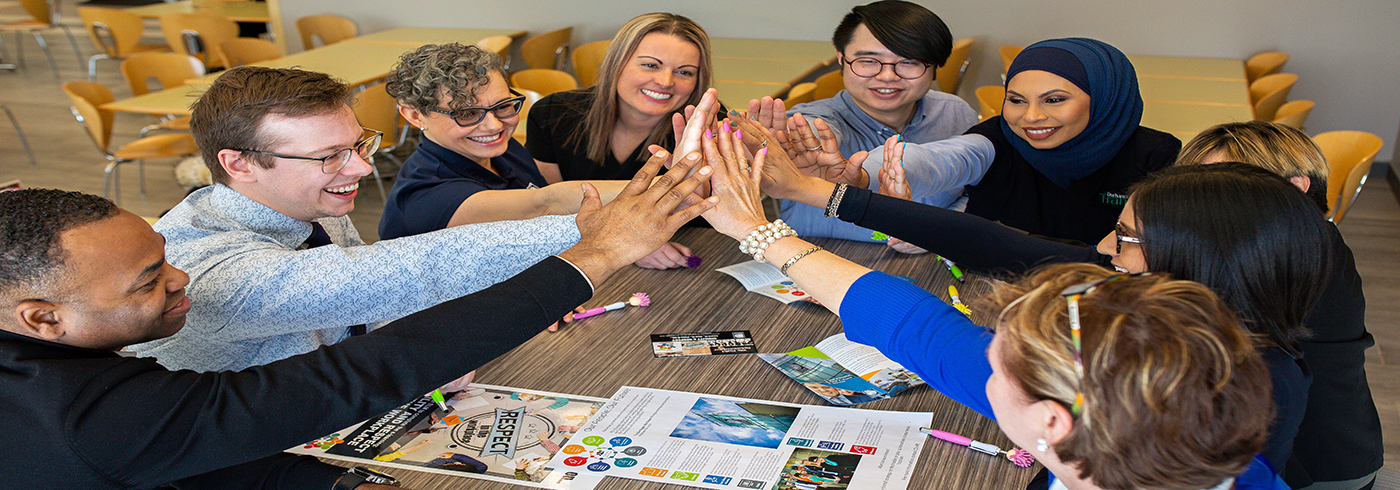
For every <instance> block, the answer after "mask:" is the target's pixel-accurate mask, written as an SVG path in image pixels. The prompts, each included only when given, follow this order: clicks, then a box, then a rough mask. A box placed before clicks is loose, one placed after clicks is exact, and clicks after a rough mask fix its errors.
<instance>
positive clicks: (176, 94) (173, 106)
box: [101, 85, 209, 116]
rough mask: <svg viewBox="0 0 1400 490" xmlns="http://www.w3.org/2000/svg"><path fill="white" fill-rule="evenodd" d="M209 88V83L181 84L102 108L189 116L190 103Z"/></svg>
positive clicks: (156, 114) (112, 103) (107, 104)
mask: <svg viewBox="0 0 1400 490" xmlns="http://www.w3.org/2000/svg"><path fill="white" fill-rule="evenodd" d="M208 89H209V86H208V85H181V86H179V87H174V88H168V89H165V90H161V91H158V92H151V93H149V94H146V95H138V96H135V97H131V98H129V99H121V100H118V101H114V102H108V103H106V104H102V107H101V108H102V109H106V110H109V111H116V112H132V113H136V114H150V115H153V116H164V115H166V114H174V115H177V116H188V115H190V104H193V103H194V101H195V99H198V98H199V96H200V95H201V94H203V93H204V91H205V90H208Z"/></svg>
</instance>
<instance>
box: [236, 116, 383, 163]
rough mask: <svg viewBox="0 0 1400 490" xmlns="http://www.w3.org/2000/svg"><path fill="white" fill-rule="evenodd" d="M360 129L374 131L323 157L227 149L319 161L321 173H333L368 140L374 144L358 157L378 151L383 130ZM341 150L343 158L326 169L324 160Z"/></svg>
mask: <svg viewBox="0 0 1400 490" xmlns="http://www.w3.org/2000/svg"><path fill="white" fill-rule="evenodd" d="M360 130H361V131H360V134H362V135H363V134H364V133H374V134H372V135H370V136H368V137H365V138H360V140H359V141H356V142H355V146H351V147H349V148H337V149H336V150H335V152H333V153H331V154H329V155H326V156H324V157H321V158H316V157H303V156H298V155H284V154H281V153H273V152H270V151H262V150H250V149H247V148H229V149H230V150H233V151H241V152H244V153H254V154H258V155H267V156H270V157H277V158H286V159H289V160H306V161H311V162H321V173H323V174H335V173H340V170H341V169H344V168H345V166H346V165H349V164H350V155H351V154H359V153H360V147H361V146H362V145H364V144H365V143H368V142H370V141H374V144H373V145H371V146H370V148H369V150H367V151H365V152H364V154H363V155H360V158H362V159H366V160H367V159H369V157H370V155H373V154H374V153H375V152H377V151H379V144H380V143H382V142H383V141H384V132H383V131H380V130H378V129H370V128H366V127H364V126H360ZM342 151H344V152H346V153H345V159H344V160H341V161H340V165H338V166H336V167H335V170H331V171H326V163H327V162H326V160H330V159H331V158H333V157H335V156H336V155H337V154H339V153H340V152H342Z"/></svg>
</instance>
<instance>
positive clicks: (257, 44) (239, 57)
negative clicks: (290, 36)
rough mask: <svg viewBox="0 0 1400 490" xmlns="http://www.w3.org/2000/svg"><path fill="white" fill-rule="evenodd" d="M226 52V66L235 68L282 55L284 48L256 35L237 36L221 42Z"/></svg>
mask: <svg viewBox="0 0 1400 490" xmlns="http://www.w3.org/2000/svg"><path fill="white" fill-rule="evenodd" d="M219 51H222V52H223V54H224V66H227V67H229V68H233V67H235V66H243V65H246V64H249V63H257V62H259V61H263V60H270V59H274V58H281V57H282V49H281V48H278V47H277V44H275V43H273V42H272V41H268V40H264V39H258V38H255V37H235V38H233V39H229V40H227V41H224V42H222V43H219Z"/></svg>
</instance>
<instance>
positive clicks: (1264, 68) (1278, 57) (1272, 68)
mask: <svg viewBox="0 0 1400 490" xmlns="http://www.w3.org/2000/svg"><path fill="white" fill-rule="evenodd" d="M1284 63H1288V54H1287V53H1281V52H1278V51H1266V52H1263V53H1259V54H1256V55H1254V56H1250V57H1249V59H1248V60H1245V62H1244V79H1245V82H1246V83H1254V81H1255V80H1258V79H1259V77H1262V76H1264V75H1271V74H1274V73H1278V72H1279V71H1281V70H1283V64H1284Z"/></svg>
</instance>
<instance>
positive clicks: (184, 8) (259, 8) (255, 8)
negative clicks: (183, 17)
mask: <svg viewBox="0 0 1400 490" xmlns="http://www.w3.org/2000/svg"><path fill="white" fill-rule="evenodd" d="M126 11H127V12H131V13H133V14H136V15H139V16H141V17H143V18H147V19H154V18H157V17H160V16H161V15H164V14H170V13H191V12H209V13H212V14H215V15H218V16H221V17H226V18H228V19H229V20H232V21H235V22H269V21H271V20H272V17H271V16H270V15H268V13H267V3H264V2H205V4H204V5H203V6H201V7H195V6H194V2H193V1H191V0H180V1H178V2H170V3H157V4H152V5H143V6H140V7H132V8H129V9H126Z"/></svg>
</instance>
